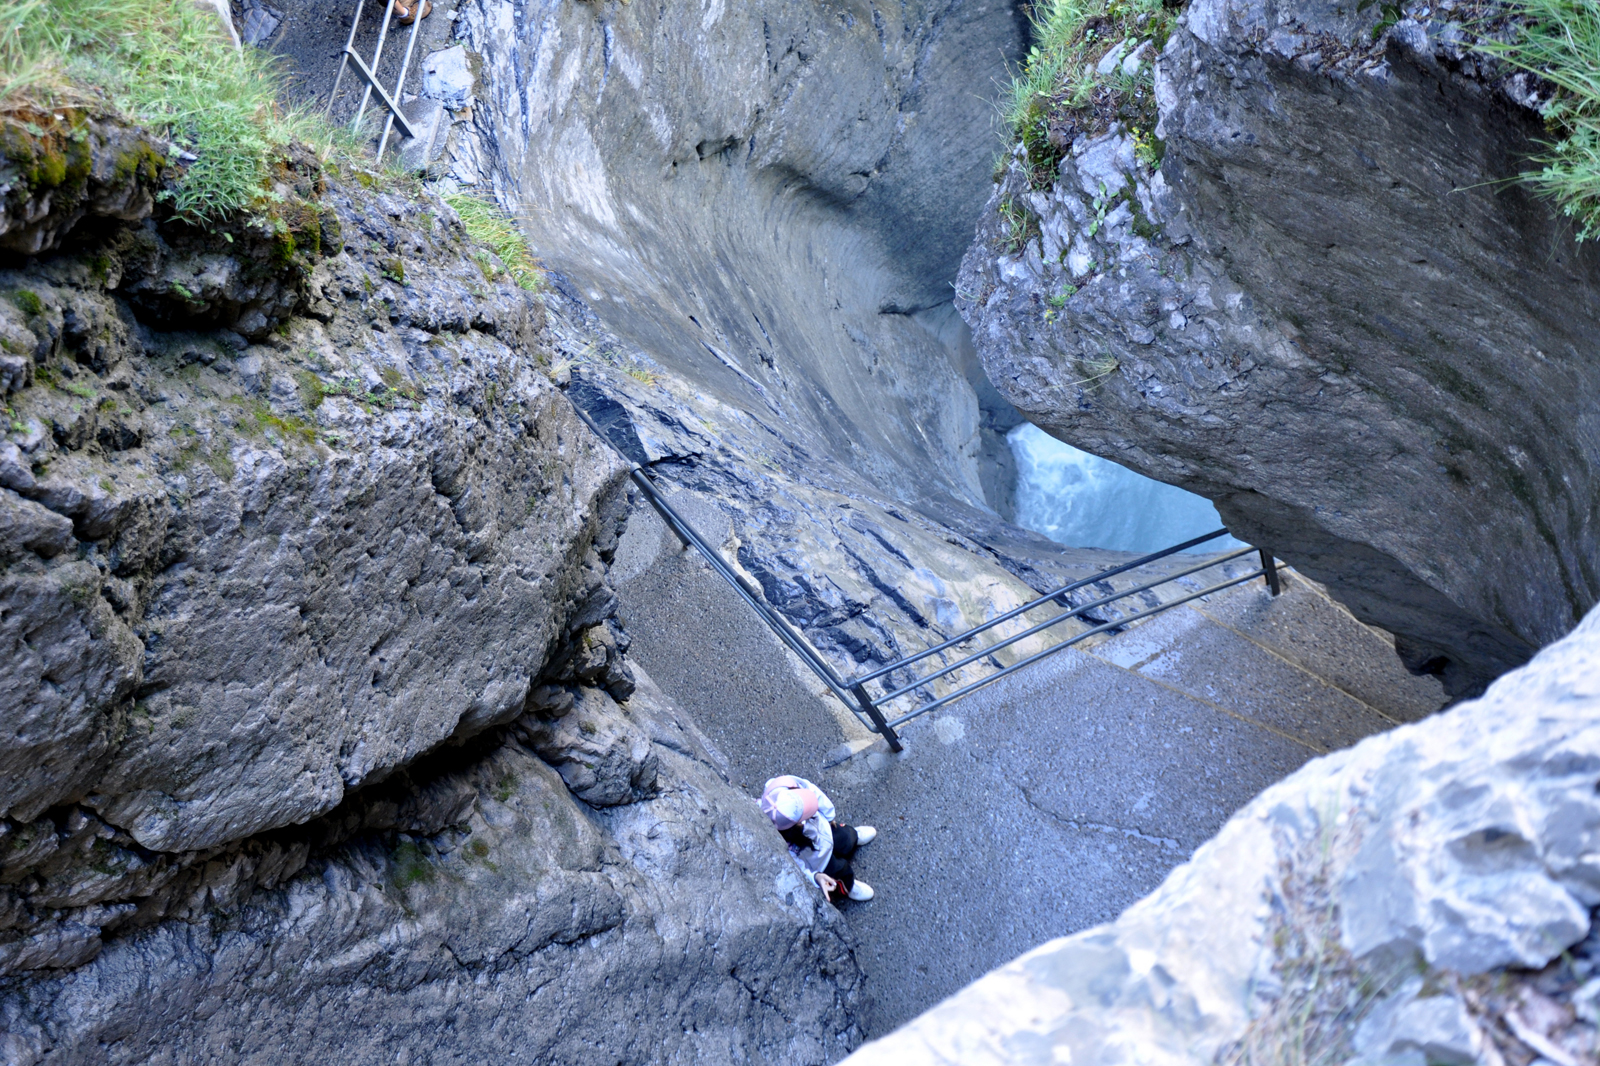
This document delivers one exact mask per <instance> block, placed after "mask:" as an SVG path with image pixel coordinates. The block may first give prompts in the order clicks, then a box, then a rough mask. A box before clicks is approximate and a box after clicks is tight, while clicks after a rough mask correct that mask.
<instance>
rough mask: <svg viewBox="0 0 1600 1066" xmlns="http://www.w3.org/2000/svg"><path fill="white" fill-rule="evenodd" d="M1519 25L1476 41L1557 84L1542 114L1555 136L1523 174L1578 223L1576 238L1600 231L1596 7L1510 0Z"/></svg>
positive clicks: (1574, 0) (1570, 0) (1561, 0)
mask: <svg viewBox="0 0 1600 1066" xmlns="http://www.w3.org/2000/svg"><path fill="white" fill-rule="evenodd" d="M1509 8H1510V10H1511V11H1512V12H1514V13H1516V14H1517V15H1519V16H1520V17H1521V19H1522V23H1523V25H1522V31H1521V32H1520V33H1518V34H1517V35H1515V36H1514V37H1512V38H1511V39H1510V40H1508V41H1499V40H1489V39H1485V40H1480V41H1479V42H1478V48H1479V49H1480V50H1481V51H1484V52H1488V53H1489V54H1490V55H1494V56H1497V57H1499V58H1500V59H1502V60H1504V61H1505V62H1507V63H1509V64H1511V65H1512V66H1514V67H1519V68H1521V69H1523V70H1526V71H1529V72H1530V73H1533V74H1537V75H1538V76H1539V77H1541V78H1543V79H1544V80H1545V81H1547V82H1549V83H1550V84H1551V85H1552V86H1554V88H1555V94H1554V96H1553V97H1552V98H1551V100H1550V102H1549V103H1548V104H1546V105H1545V106H1544V119H1545V122H1546V123H1547V125H1548V127H1549V129H1550V131H1551V132H1552V133H1553V134H1554V135H1556V137H1557V139H1556V140H1555V141H1553V142H1551V144H1550V146H1549V150H1548V151H1547V152H1546V153H1545V154H1543V155H1541V156H1538V157H1536V158H1535V160H1534V162H1536V163H1538V164H1539V169H1538V170H1533V171H1529V172H1527V173H1525V174H1523V175H1522V179H1523V181H1525V182H1526V183H1527V184H1528V185H1530V186H1532V187H1533V189H1534V190H1535V191H1537V192H1538V193H1540V194H1541V195H1544V196H1548V197H1551V198H1552V199H1554V200H1555V201H1556V203H1557V204H1559V205H1560V208H1561V212H1562V213H1563V214H1565V215H1567V216H1568V217H1570V218H1572V219H1574V220H1576V221H1577V223H1578V239H1579V240H1591V239H1593V238H1595V237H1597V236H1600V7H1596V6H1595V5H1594V4H1593V3H1591V2H1590V0H1513V2H1512V3H1511V4H1510V5H1509Z"/></svg>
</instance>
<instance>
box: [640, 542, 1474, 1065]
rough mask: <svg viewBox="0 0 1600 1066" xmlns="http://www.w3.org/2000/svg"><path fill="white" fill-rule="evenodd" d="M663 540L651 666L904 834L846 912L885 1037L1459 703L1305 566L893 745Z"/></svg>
mask: <svg viewBox="0 0 1600 1066" xmlns="http://www.w3.org/2000/svg"><path fill="white" fill-rule="evenodd" d="M707 518H708V519H709V518H710V516H709V515H708V516H707ZM664 533H665V531H664V530H663V529H662V528H661V527H660V525H659V523H657V522H655V520H654V517H653V516H647V515H643V514H639V515H636V516H635V520H634V522H633V524H632V526H631V528H630V531H629V534H628V537H627V538H626V539H625V542H624V544H623V546H622V548H621V549H620V550H619V557H618V561H617V567H616V569H615V571H614V575H615V577H616V578H617V579H618V583H619V592H620V594H621V596H622V599H623V604H624V609H623V614H624V619H625V621H626V624H627V628H628V631H629V633H630V634H631V636H632V638H633V641H634V645H633V657H634V658H635V660H636V661H638V662H641V663H642V664H643V665H644V667H645V669H647V670H648V671H649V672H650V674H651V676H652V677H653V678H654V679H655V680H656V682H657V683H658V684H659V685H661V687H662V688H663V689H664V690H665V691H666V692H667V693H668V694H670V695H672V696H674V697H675V698H676V699H677V700H678V701H679V702H680V703H682V704H683V705H684V706H685V707H686V708H687V709H688V710H689V712H690V713H691V714H692V715H693V716H694V718H695V719H696V721H697V722H698V723H699V724H700V727H701V728H702V729H703V730H704V731H705V732H706V733H707V734H708V735H709V736H710V738H711V739H712V741H713V742H714V743H716V744H717V745H718V746H719V748H720V749H721V751H722V752H723V754H724V755H725V756H726V757H727V759H728V763H729V773H730V776H731V777H732V778H733V780H734V781H735V783H737V784H739V785H741V786H743V787H745V788H746V789H747V790H749V791H751V792H752V793H754V792H756V791H758V790H759V788H760V785H761V782H762V781H763V780H765V779H766V778H767V777H770V776H772V775H775V774H778V773H797V774H801V775H802V776H806V777H810V778H811V779H813V780H815V781H816V782H817V783H818V784H819V785H821V786H822V787H823V788H825V789H826V790H827V791H828V792H829V794H830V795H831V796H832V797H833V799H834V800H835V801H836V802H837V803H838V806H839V809H840V812H841V817H842V818H843V819H844V820H845V821H848V822H851V823H855V824H873V825H876V826H878V827H879V829H880V830H881V831H882V836H881V837H880V839H879V841H878V842H876V843H874V844H873V845H871V847H870V848H869V849H867V850H866V851H865V852H863V854H862V857H861V858H860V860H859V861H858V863H857V871H858V874H859V875H860V876H861V877H862V878H863V879H864V880H866V881H868V882H869V883H871V884H872V885H873V886H874V887H875V888H876V889H877V890H878V893H879V895H878V898H877V899H876V900H874V901H873V902H871V903H868V904H851V905H849V911H848V914H849V918H850V923H851V925H852V927H853V928H854V930H855V931H856V933H857V936H858V937H859V940H860V943H859V946H858V948H857V958H858V959H859V960H860V961H861V963H862V965H863V967H864V969H865V971H866V973H867V974H868V976H869V980H870V983H871V989H872V993H873V996H874V1000H875V1002H874V1003H873V1004H872V1006H871V1007H870V1008H869V1011H868V1014H867V1018H866V1024H867V1027H868V1031H869V1033H870V1034H871V1035H880V1034H882V1033H884V1032H887V1031H888V1030H890V1029H891V1028H893V1027H894V1026H896V1025H898V1024H899V1023H901V1022H902V1021H905V1020H906V1019H908V1018H910V1017H912V1016H913V1015H915V1014H917V1013H918V1012H920V1011H922V1010H924V1009H925V1008H927V1007H929V1006H931V1005H932V1004H934V1003H935V1002H937V1001H938V1000H940V999H942V998H943V997H944V996H946V995H949V994H950V993H952V992H954V991H956V990H957V989H958V988H960V987H961V986H963V985H964V984H966V983H967V982H968V981H971V980H973V979H975V978H976V977H978V976H980V975H981V974H983V973H985V972H987V971H988V970H989V969H991V968H992V967H994V966H996V965H998V964H999V963H1001V962H1004V961H1006V960H1008V959H1010V958H1012V957H1013V956H1015V955H1017V954H1018V953H1020V952H1022V951H1024V950H1026V949H1028V948H1030V947H1033V946H1034V945H1036V944H1038V943H1040V942H1042V941H1044V940H1047V939H1050V938H1052V937H1055V936H1060V935H1062V934H1064V933H1068V932H1072V931H1075V930H1078V929H1082V928H1085V927H1087V926H1091V925H1094V924H1097V923H1099V922H1102V921H1106V920H1108V919H1110V918H1112V917H1115V915H1116V914H1118V913H1119V912H1120V911H1121V910H1122V909H1123V908H1124V907H1126V906H1127V905H1128V904H1130V903H1132V902H1133V901H1134V900H1136V899H1138V898H1139V897H1140V896H1142V895H1144V894H1145V893H1147V892H1148V891H1150V889H1152V888H1153V887H1155V885H1156V884H1158V883H1159V882H1160V880H1161V879H1162V878H1163V877H1165V876H1166V874H1167V872H1168V871H1169V870H1170V869H1171V868H1172V867H1173V866H1175V865H1176V864H1178V863H1180V862H1182V861H1183V860H1184V859H1186V858H1187V857H1188V855H1189V854H1190V853H1191V852H1192V851H1193V849H1194V848H1195V847H1196V846H1198V845H1199V844H1200V843H1202V842H1203V841H1204V840H1206V839H1207V838H1208V837H1210V836H1211V835H1212V834H1213V833H1214V832H1215V831H1216V830H1217V828H1219V827H1220V826H1221V824H1222V822H1223V821H1225V820H1226V819H1227V817H1228V816H1229V815H1230V814H1231V813H1232V812H1233V811H1234V810H1236V809H1237V808H1238V807H1239V806H1240V805H1242V804H1243V803H1244V802H1245V801H1246V800H1248V799H1249V798H1250V797H1251V796H1253V795H1254V794H1255V793H1256V792H1258V791H1260V790H1261V789H1262V788H1263V787H1265V786H1266V785H1268V784H1270V783H1272V782H1273V781H1276V780H1277V779H1279V778H1281V777H1283V776H1284V775H1285V774H1287V773H1289V772H1290V771H1292V770H1294V769H1296V768H1297V767H1299V766H1300V765H1301V764H1302V763H1304V762H1305V761H1306V760H1308V759H1311V758H1314V757H1316V756H1317V755H1320V754H1323V753H1326V752H1328V751H1332V750H1335V749H1337V748H1340V747H1344V746H1346V745H1348V744H1352V743H1354V742H1356V741H1358V740H1359V739H1361V738H1362V737H1364V736H1367V735H1369V734H1372V733H1375V732H1379V731H1382V730H1385V729H1388V728H1391V727H1392V726H1393V725H1395V724H1396V723H1398V722H1401V721H1408V720H1412V719H1415V718H1418V717H1421V716H1423V715H1425V714H1428V713H1430V712H1432V711H1433V710H1436V709H1437V708H1438V707H1439V706H1440V705H1441V704H1442V703H1443V702H1444V698H1443V695H1442V693H1441V691H1440V689H1439V686H1438V684H1437V682H1435V681H1434V680H1432V679H1431V678H1414V677H1411V676H1409V675H1407V674H1406V673H1405V672H1404V670H1403V669H1401V667H1400V665H1399V661H1398V660H1397V659H1396V657H1395V655H1394V651H1393V648H1392V647H1391V646H1390V645H1389V643H1388V641H1387V640H1386V638H1385V637H1384V635H1383V634H1381V633H1379V632H1378V631H1376V630H1372V629H1369V628H1368V627H1366V626H1363V625H1361V624H1360V623H1358V622H1356V621H1355V620H1354V619H1353V618H1351V617H1350V615H1349V614H1348V613H1346V612H1345V611H1344V610H1343V608H1341V607H1339V606H1338V605H1337V604H1335V603H1333V602H1332V601H1330V600H1329V599H1328V598H1327V597H1326V595H1324V594H1323V593H1322V592H1321V590H1320V589H1319V588H1318V587H1317V586H1315V585H1313V584H1312V583H1310V582H1308V581H1306V580H1304V579H1302V578H1300V577H1299V576H1298V575H1296V574H1294V573H1293V572H1292V571H1290V572H1288V573H1287V574H1286V575H1285V589H1284V594H1283V595H1282V596H1280V597H1278V598H1277V599H1272V598H1271V597H1269V596H1268V595H1267V593H1266V591H1265V589H1263V588H1262V587H1261V585H1260V584H1259V583H1255V582H1252V583H1251V584H1249V585H1246V586H1242V587H1240V588H1237V589H1232V590H1229V591H1227V592H1225V593H1222V594H1220V595H1218V596H1216V597H1213V598H1212V599H1210V600H1202V601H1197V602H1196V603H1194V604H1192V605H1187V606H1184V607H1180V608H1176V609H1174V610H1173V611H1171V612H1168V613H1166V614H1163V615H1159V616H1157V617H1155V618H1153V619H1150V620H1149V621H1147V622H1145V623H1143V624H1140V625H1136V626H1135V627H1133V628H1132V629H1130V630H1128V631H1127V632H1124V633H1120V634H1115V635H1112V636H1109V637H1106V638H1101V639H1100V640H1099V641H1098V643H1086V644H1085V645H1083V646H1080V647H1078V648H1073V649H1069V650H1067V651H1065V652H1062V653H1060V654H1059V655H1057V656H1055V657H1053V658H1051V659H1048V660H1046V661H1044V662H1042V663H1040V664H1039V665H1037V666H1035V667H1032V668H1030V669H1028V670H1025V671H1022V672H1021V673H1019V674H1017V675H1014V676H1012V677H1009V678H1006V679H1004V680H1002V681H1000V682H998V683H996V684H995V685H994V686H992V687H991V688H989V689H986V690H983V691H982V692H980V693H977V694H975V695H974V696H972V697H970V698H968V699H967V700H965V701H962V702H958V703H956V704H953V705H951V706H950V707H948V708H946V709H944V710H942V711H940V712H936V713H935V714H934V715H930V716H928V717H927V718H922V719H918V720H916V721H915V722H913V723H910V724H909V725H908V727H907V728H906V730H905V734H904V739H905V747H906V750H905V751H904V752H903V753H902V754H900V755H890V754H889V753H888V752H887V751H886V750H885V749H884V748H883V746H882V743H881V741H879V742H876V743H868V739H867V737H865V736H863V735H862V734H861V733H859V732H854V731H852V729H851V727H852V726H853V725H854V723H853V722H849V721H847V720H845V719H844V718H842V717H841V715H840V714H839V713H837V711H836V709H835V708H833V707H832V706H830V705H829V704H828V703H827V702H825V701H824V700H822V699H820V698H818V696H817V695H815V694H814V692H813V691H812V690H811V689H810V687H809V686H808V685H807V684H806V683H804V680H803V679H802V678H801V677H800V676H799V675H798V674H797V673H796V672H795V670H794V669H793V668H792V666H791V665H790V663H789V661H788V658H787V653H786V652H785V651H784V650H783V649H782V648H781V647H780V646H779V645H778V643H777V641H776V640H775V639H774V638H772V637H771V636H770V635H769V634H768V633H767V632H766V631H765V630H763V629H761V628H760V627H758V626H757V625H755V624H754V623H753V620H752V619H751V618H750V617H749V615H748V608H745V607H744V606H743V605H742V604H741V603H739V601H738V600H737V598H736V597H735V596H734V594H733V593H732V591H731V590H729V589H728V588H727V587H726V586H725V585H722V584H721V583H720V581H719V580H718V579H717V578H716V577H715V576H714V575H713V574H711V573H710V571H709V569H708V568H706V567H705V565H704V564H703V563H702V562H700V561H699V560H698V559H697V558H696V557H695V556H693V555H687V556H686V555H684V554H682V553H680V552H678V551H677V550H676V547H675V544H674V543H673V542H671V541H670V538H669V537H667V536H665V535H664ZM830 752H831V753H832V754H831V756H830V754H829V753H830ZM850 753H853V754H850ZM830 763H831V765H829V764H830ZM776 890H782V889H781V888H780V887H779V886H775V891H776Z"/></svg>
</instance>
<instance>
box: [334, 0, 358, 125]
mask: <svg viewBox="0 0 1600 1066" xmlns="http://www.w3.org/2000/svg"><path fill="white" fill-rule="evenodd" d="M366 4H367V0H356V17H355V18H353V19H351V20H350V37H349V38H348V39H347V40H346V41H345V42H344V53H343V54H341V55H340V56H339V73H337V74H335V75H334V76H333V89H332V90H331V91H330V92H329V93H328V107H327V112H328V114H330V115H331V114H333V101H334V98H335V97H336V96H338V95H339V83H340V82H342V81H344V68H345V67H347V66H348V65H349V64H350V55H349V53H350V49H352V48H354V47H355V43H356V29H357V27H359V26H360V25H361V9H362V8H363V7H365V6H366Z"/></svg>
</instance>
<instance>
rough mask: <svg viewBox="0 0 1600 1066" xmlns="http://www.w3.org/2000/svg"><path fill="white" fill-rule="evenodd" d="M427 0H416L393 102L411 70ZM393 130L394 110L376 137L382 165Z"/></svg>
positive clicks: (397, 100)
mask: <svg viewBox="0 0 1600 1066" xmlns="http://www.w3.org/2000/svg"><path fill="white" fill-rule="evenodd" d="M427 2H428V0H417V9H416V11H415V12H414V13H415V15H416V18H414V19H412V21H411V39H410V40H408V41H407V42H406V57H405V58H404V59H402V60H401V61H400V76H399V77H398V78H396V79H395V81H394V99H395V103H397V104H398V103H401V102H402V101H403V98H404V94H405V88H406V74H407V73H409V72H410V70H411V53H412V52H414V51H416V47H417V31H418V30H420V29H422V5H423V4H425V3H427ZM393 130H394V112H393V111H390V112H389V118H388V120H387V121H386V122H384V124H383V136H382V137H379V138H378V165H379V166H382V165H383V150H384V149H385V148H387V147H388V146H389V134H390V133H391V132H392V131H393Z"/></svg>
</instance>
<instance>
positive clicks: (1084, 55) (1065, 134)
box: [1000, 0, 1177, 187]
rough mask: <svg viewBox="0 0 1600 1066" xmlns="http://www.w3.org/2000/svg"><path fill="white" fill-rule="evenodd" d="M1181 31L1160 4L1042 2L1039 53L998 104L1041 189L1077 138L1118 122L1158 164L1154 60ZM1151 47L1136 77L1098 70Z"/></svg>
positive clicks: (1152, 0) (1031, 55)
mask: <svg viewBox="0 0 1600 1066" xmlns="http://www.w3.org/2000/svg"><path fill="white" fill-rule="evenodd" d="M1176 24H1177V13H1176V11H1174V10H1172V9H1170V8H1168V7H1167V6H1166V5H1165V4H1164V3H1163V2H1162V0H1039V2H1038V3H1037V4H1036V5H1035V6H1034V9H1033V38H1034V43H1033V46H1032V47H1031V48H1030V49H1029V51H1028V56H1027V58H1026V59H1025V60H1024V61H1023V63H1022V65H1021V67H1020V68H1018V70H1017V71H1016V72H1015V74H1014V75H1013V77H1012V81H1011V85H1010V87H1009V88H1008V90H1007V91H1006V93H1005V94H1004V96H1003V97H1002V99H1001V103H1000V113H1001V118H1002V120H1003V121H1004V123H1005V126H1006V129H1007V131H1008V132H1009V133H1010V135H1011V138H1012V143H1016V142H1018V141H1020V142H1021V143H1022V145H1023V146H1024V147H1025V148H1026V149H1027V152H1028V162H1029V166H1030V167H1031V169H1032V171H1033V184H1034V185H1035V187H1039V186H1043V185H1046V184H1048V183H1049V182H1050V180H1051V179H1053V177H1054V171H1055V168H1056V166H1057V165H1058V164H1059V162H1060V160H1061V156H1062V154H1063V153H1064V151H1065V148H1066V145H1067V144H1069V143H1070V139H1071V137H1072V136H1074V135H1076V134H1077V133H1080V132H1081V133H1091V134H1092V133H1099V132H1103V131H1104V130H1105V129H1106V128H1108V127H1109V126H1110V124H1111V123H1112V122H1120V123H1122V125H1124V126H1125V127H1128V128H1129V129H1132V130H1133V131H1134V133H1135V136H1136V137H1143V138H1144V139H1145V143H1146V144H1147V145H1149V147H1148V148H1147V149H1146V151H1147V152H1148V155H1149V159H1153V160H1157V161H1158V160H1159V148H1158V147H1156V146H1154V145H1153V143H1151V142H1152V139H1153V132H1152V131H1153V129H1154V127H1155V120H1156V108H1155V83H1154V70H1155V58H1156V55H1157V54H1158V53H1159V52H1160V51H1161V49H1162V48H1163V47H1165V46H1166V43H1167V38H1168V37H1169V36H1171V34H1172V30H1173V27H1174V26H1175V25H1176ZM1146 41H1149V42H1150V43H1149V45H1148V46H1147V47H1146V48H1145V50H1144V53H1143V54H1142V56H1141V57H1140V60H1141V62H1140V63H1139V69H1138V70H1137V71H1136V72H1135V73H1133V74H1131V75H1129V74H1123V73H1122V70H1121V64H1120V63H1118V64H1116V65H1114V66H1113V67H1112V69H1111V70H1110V71H1109V72H1108V73H1106V74H1101V73H1099V72H1098V71H1097V69H1096V68H1097V66H1098V65H1099V63H1100V61H1101V60H1102V59H1103V58H1105V56H1106V55H1107V53H1110V52H1112V51H1113V50H1120V51H1123V52H1132V51H1134V50H1135V49H1137V48H1138V47H1139V46H1140V45H1141V44H1142V43H1144V42H1146ZM1147 161H1148V160H1147Z"/></svg>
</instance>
